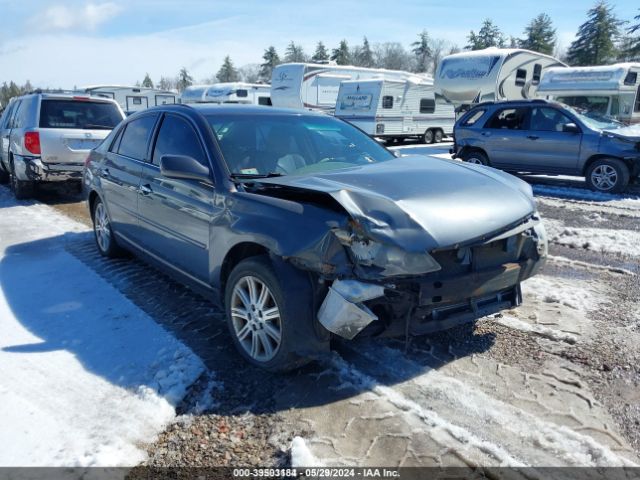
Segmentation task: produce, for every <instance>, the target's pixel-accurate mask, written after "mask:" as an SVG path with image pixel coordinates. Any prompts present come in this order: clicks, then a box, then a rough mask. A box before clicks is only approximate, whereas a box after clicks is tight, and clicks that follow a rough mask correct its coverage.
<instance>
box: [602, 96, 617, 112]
mask: <svg viewBox="0 0 640 480" xmlns="http://www.w3.org/2000/svg"><path fill="white" fill-rule="evenodd" d="M605 113H606V112H605ZM619 113H620V97H618V96H617V95H614V96H612V97H611V111H610V112H609V115H611V116H615V115H618V114H619Z"/></svg>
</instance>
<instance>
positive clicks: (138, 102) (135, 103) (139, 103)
mask: <svg viewBox="0 0 640 480" xmlns="http://www.w3.org/2000/svg"><path fill="white" fill-rule="evenodd" d="M133 104H134V105H142V99H141V98H140V97H136V98H134V99H133Z"/></svg>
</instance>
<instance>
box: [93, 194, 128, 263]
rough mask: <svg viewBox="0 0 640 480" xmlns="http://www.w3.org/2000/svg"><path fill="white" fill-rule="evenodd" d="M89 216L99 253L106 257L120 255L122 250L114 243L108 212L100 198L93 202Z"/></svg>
mask: <svg viewBox="0 0 640 480" xmlns="http://www.w3.org/2000/svg"><path fill="white" fill-rule="evenodd" d="M91 218H92V220H93V234H94V237H95V239H96V246H97V247H98V251H99V252H100V254H101V255H102V256H104V257H107V258H115V257H119V256H121V255H122V253H123V251H122V249H121V248H120V246H119V245H118V244H117V243H116V240H115V237H114V235H113V230H112V228H111V222H110V220H109V214H108V213H107V209H106V207H105V206H104V203H102V200H101V199H100V198H96V200H95V202H94V204H93V209H92V211H91Z"/></svg>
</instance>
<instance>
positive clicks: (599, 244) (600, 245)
mask: <svg viewBox="0 0 640 480" xmlns="http://www.w3.org/2000/svg"><path fill="white" fill-rule="evenodd" d="M544 224H545V226H546V228H547V233H548V234H549V241H551V242H554V243H557V244H559V245H565V246H568V247H573V248H582V249H586V250H592V251H594V252H609V253H620V254H623V255H631V256H634V257H640V232H636V231H633V230H613V229H603V228H575V227H567V226H565V225H564V223H562V222H561V221H558V220H554V219H544Z"/></svg>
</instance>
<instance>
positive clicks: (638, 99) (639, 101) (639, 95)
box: [633, 87, 640, 112]
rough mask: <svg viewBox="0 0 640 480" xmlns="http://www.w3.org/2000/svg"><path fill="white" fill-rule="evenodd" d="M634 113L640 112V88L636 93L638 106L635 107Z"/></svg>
mask: <svg viewBox="0 0 640 480" xmlns="http://www.w3.org/2000/svg"><path fill="white" fill-rule="evenodd" d="M633 111H634V112H640V87H638V92H637V93H636V104H635V106H634V107H633Z"/></svg>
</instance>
